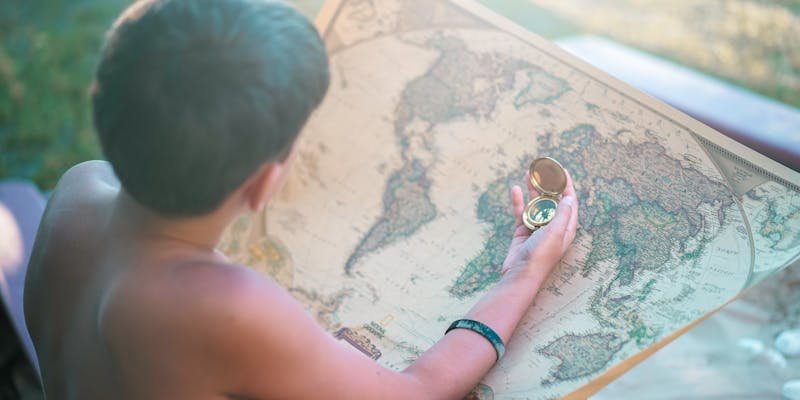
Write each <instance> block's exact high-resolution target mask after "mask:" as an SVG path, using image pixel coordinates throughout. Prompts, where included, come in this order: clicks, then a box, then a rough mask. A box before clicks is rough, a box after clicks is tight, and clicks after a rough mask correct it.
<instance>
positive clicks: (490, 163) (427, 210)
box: [220, 0, 800, 399]
mask: <svg viewBox="0 0 800 400" xmlns="http://www.w3.org/2000/svg"><path fill="white" fill-rule="evenodd" d="M318 28H319V29H320V32H321V34H322V35H323V37H324V40H325V42H326V45H327V48H328V52H329V55H330V67H331V74H332V77H331V79H332V80H331V87H330V90H329V92H328V95H327V97H326V99H325V101H324V102H323V104H322V106H321V107H320V108H319V110H317V111H316V112H315V114H314V115H313V116H312V118H311V120H310V121H309V123H308V124H307V126H306V128H305V130H304V132H303V133H302V135H301V142H300V143H299V148H298V154H297V155H298V157H297V160H296V162H295V164H294V167H293V168H294V169H293V172H292V174H291V176H290V178H289V180H288V182H287V184H286V186H285V187H284V189H283V190H282V191H281V192H280V193H279V195H278V196H277V198H275V199H274V200H272V202H271V203H270V205H269V207H268V209H267V211H266V213H265V214H259V215H254V216H251V217H247V218H242V219H241V220H239V221H237V222H236V223H235V224H234V225H233V226H232V227H231V228H230V229H229V230H228V232H227V233H226V235H225V237H224V239H223V241H222V244H221V246H220V248H221V250H222V251H223V252H225V253H226V254H227V255H228V256H229V257H230V258H231V259H232V260H233V261H235V262H239V263H242V264H244V265H249V266H251V267H253V268H255V269H257V270H259V271H261V272H263V273H264V274H267V275H269V276H271V277H272V278H273V279H275V280H276V281H277V282H278V283H280V284H281V285H283V286H284V287H285V288H287V289H288V290H289V291H290V292H291V293H292V294H293V295H294V296H295V298H297V299H298V300H299V301H300V302H301V303H303V304H304V305H305V306H306V308H307V309H308V311H309V312H310V313H311V314H312V315H313V316H314V317H315V318H316V319H317V321H318V322H319V323H320V325H321V326H322V327H323V328H324V329H326V330H327V331H329V332H330V333H331V335H334V336H335V337H336V338H338V339H340V340H342V341H343V342H346V343H348V344H349V345H352V346H354V347H355V348H356V349H358V350H359V351H361V352H363V353H364V354H365V355H366V356H368V357H371V358H373V359H375V360H377V362H379V363H381V364H383V365H385V366H387V367H389V368H392V369H397V370H400V369H403V368H404V367H406V366H408V365H409V364H410V363H411V362H413V360H415V359H416V358H417V357H418V356H419V355H420V354H421V353H422V352H424V351H425V350H426V349H428V348H429V347H430V346H431V345H432V344H433V343H435V342H436V341H437V340H439V339H440V338H441V337H442V335H443V333H444V331H445V329H446V328H447V326H448V325H449V324H450V323H451V322H452V321H453V320H455V319H458V318H461V317H463V315H464V314H465V313H466V312H467V310H468V309H469V308H470V307H471V306H472V305H473V304H474V303H475V302H476V301H477V300H478V299H479V298H480V296H481V295H482V293H484V292H485V291H486V290H487V289H488V288H489V287H491V285H492V284H494V283H495V282H497V281H498V279H499V271H500V267H501V265H502V262H503V259H504V257H505V255H506V253H507V251H508V245H509V241H510V237H511V232H512V226H513V223H514V221H513V218H512V217H511V214H510V211H509V210H510V200H509V196H508V191H509V188H510V186H511V185H512V184H518V185H523V187H524V184H525V183H524V175H525V171H526V169H527V167H528V164H529V163H530V162H531V161H532V160H533V159H534V158H536V157H539V156H550V157H553V158H555V159H557V160H558V161H559V162H561V163H562V164H563V165H564V167H565V168H566V169H567V170H569V171H570V173H571V175H572V177H573V180H574V182H575V188H576V191H577V193H578V196H579V202H580V207H581V208H580V214H579V231H578V235H577V237H576V240H575V242H574V244H573V246H572V248H571V250H570V251H569V252H568V254H567V255H566V256H565V258H564V259H563V260H562V263H561V264H560V265H559V266H557V267H556V269H554V271H553V273H552V274H551V276H550V279H549V280H548V281H547V282H546V283H545V285H544V286H543V287H542V289H541V290H540V292H539V295H538V297H537V298H536V300H535V303H534V304H533V305H532V306H531V308H530V310H529V312H528V314H527V315H526V317H525V318H524V319H523V321H522V322H521V324H520V326H519V328H518V330H517V331H516V333H515V335H514V337H513V339H512V340H511V342H510V343H508V345H507V348H508V352H507V353H506V356H505V357H504V358H503V359H502V360H501V361H500V362H499V363H498V364H497V365H496V366H495V368H494V369H493V370H492V371H491V372H490V373H489V375H488V376H487V377H486V378H485V379H484V381H483V382H482V383H481V384H480V385H479V386H478V387H477V388H476V389H475V390H474V391H473V393H472V394H471V396H472V397H473V398H478V399H492V398H495V399H548V398H554V397H561V396H565V395H569V394H570V393H574V392H575V391H576V390H578V389H580V388H581V387H583V386H584V385H586V384H588V383H590V382H592V381H593V380H594V379H596V378H597V377H599V376H601V375H603V374H604V373H606V372H608V371H609V370H610V369H611V368H613V367H615V366H618V365H621V364H622V363H624V362H625V361H626V360H629V359H631V358H632V357H635V356H636V355H637V354H640V353H642V352H644V351H646V350H647V349H652V348H655V347H657V346H658V345H660V344H661V345H663V343H664V342H665V339H668V338H669V337H670V336H671V335H674V334H675V333H676V332H678V331H680V330H681V329H683V328H685V327H687V326H689V325H691V324H692V323H694V322H695V321H697V320H698V319H700V318H703V317H704V316H706V315H708V314H709V313H711V312H713V311H715V310H716V309H718V308H719V307H721V306H723V305H724V304H725V303H727V302H728V301H730V300H731V299H733V298H734V297H735V296H736V295H737V294H739V293H740V292H741V291H742V290H743V289H745V288H747V287H748V286H750V285H752V284H754V283H756V282H758V281H759V280H761V279H762V278H763V277H765V276H768V275H770V274H773V273H775V272H777V271H779V270H781V269H782V268H784V267H785V266H787V265H788V264H789V263H790V262H791V261H793V260H795V259H797V258H798V255H800V174H798V173H797V172H794V171H792V170H790V169H788V168H786V167H783V166H781V165H780V164H777V163H775V162H773V161H771V160H769V159H767V158H765V157H763V156H761V155H759V154H757V153H755V152H754V151H752V150H750V149H748V148H746V147H744V146H742V145H739V144H738V143H735V142H733V141H731V140H730V139H728V138H726V137H724V136H723V135H721V134H719V133H717V132H715V131H713V130H711V129H710V128H707V127H705V126H704V125H702V124H700V123H699V122H696V121H694V120H692V119H691V118H689V117H687V116H685V115H683V114H681V113H679V112H678V111H676V110H674V109H672V108H670V107H668V106H666V105H664V104H663V103H660V102H659V101H657V100H655V99H652V98H650V97H648V96H646V95H644V94H642V93H640V92H638V91H636V90H635V89H632V88H630V87H629V86H627V85H625V84H623V83H621V82H619V81H616V80H615V79H613V78H611V77H609V76H607V75H606V74H604V73H602V72H600V71H598V70H596V69H594V68H593V67H591V66H589V65H587V64H585V63H584V62H582V61H579V60H578V59H576V58H574V57H572V56H570V55H568V54H566V53H565V52H564V51H562V50H560V49H558V48H557V47H556V46H554V45H553V44H550V43H549V42H547V41H545V40H544V39H541V38H539V37H537V36H536V35H534V34H532V33H530V32H528V31H526V30H524V29H522V28H520V27H518V26H516V25H514V24H513V23H512V22H510V21H508V20H505V19H503V18H502V17H500V16H497V15H496V14H493V13H492V12H491V11H489V10H487V9H485V8H483V7H481V6H480V5H478V4H477V3H474V2H471V1H466V0H451V1H448V0H407V1H402V0H341V1H330V2H328V3H326V5H325V8H324V9H323V11H322V13H321V16H320V19H319V20H318ZM654 79H661V78H660V77H654Z"/></svg>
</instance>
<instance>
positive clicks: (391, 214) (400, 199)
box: [344, 160, 436, 274]
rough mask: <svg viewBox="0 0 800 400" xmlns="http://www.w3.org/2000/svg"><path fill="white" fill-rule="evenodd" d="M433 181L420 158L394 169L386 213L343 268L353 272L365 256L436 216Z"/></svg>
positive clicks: (406, 235)
mask: <svg viewBox="0 0 800 400" xmlns="http://www.w3.org/2000/svg"><path fill="white" fill-rule="evenodd" d="M430 186H431V182H430V180H428V177H427V171H426V170H425V168H424V167H423V166H422V163H420V162H419V161H416V160H414V161H412V162H411V163H409V164H407V165H406V166H405V167H404V168H402V169H400V170H399V171H397V172H395V173H394V174H393V175H392V176H391V177H390V178H389V181H388V183H387V185H386V192H385V193H384V195H383V214H382V215H381V217H380V219H379V220H378V222H377V223H376V224H375V225H373V226H372V228H371V229H370V230H369V232H367V235H366V236H365V237H364V238H363V239H362V240H361V242H360V243H359V244H358V245H357V246H356V249H355V251H354V252H353V253H352V254H351V255H350V257H349V258H348V259H347V262H346V263H345V266H344V271H345V273H347V274H350V273H351V271H352V269H353V266H354V265H355V264H356V263H357V262H358V261H359V260H360V259H361V257H363V256H364V255H366V254H368V253H371V252H374V251H376V250H378V249H381V248H383V247H386V246H388V245H391V244H393V243H395V242H396V241H397V240H399V239H402V238H406V237H408V236H410V235H412V234H413V233H414V232H416V231H417V229H419V227H421V226H422V225H424V224H426V223H427V222H429V221H432V220H433V219H434V218H436V207H435V206H434V205H433V202H431V199H430V196H429V195H428V189H430Z"/></svg>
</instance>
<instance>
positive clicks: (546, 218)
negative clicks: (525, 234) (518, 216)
mask: <svg viewBox="0 0 800 400" xmlns="http://www.w3.org/2000/svg"><path fill="white" fill-rule="evenodd" d="M557 206H558V203H556V201H555V200H554V199H551V198H547V197H537V198H535V199H533V200H531V202H530V203H528V206H527V207H526V208H525V214H524V215H523V217H524V218H523V222H524V223H525V226H527V227H528V228H530V229H536V228H538V227H540V226H543V225H547V223H548V222H550V221H551V220H552V219H553V217H555V216H556V207H557Z"/></svg>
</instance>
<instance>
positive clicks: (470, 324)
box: [444, 319, 506, 362]
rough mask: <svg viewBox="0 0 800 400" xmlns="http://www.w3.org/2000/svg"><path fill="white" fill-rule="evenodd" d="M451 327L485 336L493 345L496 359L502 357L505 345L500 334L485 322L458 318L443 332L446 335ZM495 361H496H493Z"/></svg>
mask: <svg viewBox="0 0 800 400" xmlns="http://www.w3.org/2000/svg"><path fill="white" fill-rule="evenodd" d="M453 329H469V330H471V331H473V332H476V333H478V334H479V335H481V336H483V337H484V338H486V340H488V341H489V343H491V344H492V346H494V351H495V352H497V361H499V360H500V357H503V354H505V352H506V345H504V344H503V339H500V336H499V335H498V334H497V332H495V331H494V330H493V329H492V328H489V327H488V326H486V324H484V323H482V322H478V321H475V320H472V319H459V320H456V321H453V323H452V324H450V327H449V328H447V330H446V331H445V332H444V334H445V335H447V333H448V332H450V331H452V330H453ZM495 362H496V361H495Z"/></svg>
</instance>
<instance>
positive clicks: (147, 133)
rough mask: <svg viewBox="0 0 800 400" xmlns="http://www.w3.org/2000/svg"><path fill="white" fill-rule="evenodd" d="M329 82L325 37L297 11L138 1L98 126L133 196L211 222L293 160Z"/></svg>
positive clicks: (100, 74) (103, 67)
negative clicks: (269, 168)
mask: <svg viewBox="0 0 800 400" xmlns="http://www.w3.org/2000/svg"><path fill="white" fill-rule="evenodd" d="M329 79H330V78H329V72H328V59H327V56H326V54H325V47H324V45H323V43H322V40H321V39H320V37H319V34H318V33H317V31H316V30H315V29H314V27H313V25H312V24H311V23H310V22H309V21H308V20H307V19H306V18H305V17H303V16H302V15H301V14H300V13H299V12H297V11H296V10H295V9H293V8H291V7H290V6H287V5H284V4H282V3H280V2H277V1H266V0H144V1H139V2H137V3H134V4H133V5H132V6H131V7H130V8H129V9H128V10H127V11H126V12H124V13H123V14H122V15H121V16H120V18H119V19H118V20H117V21H116V22H115V23H114V25H113V26H112V28H111V30H110V32H109V34H108V37H107V39H106V43H105V45H104V47H103V50H102V54H101V59H100V63H99V65H98V67H97V71H96V76H95V82H94V84H93V87H92V105H93V117H94V124H95V129H96V130H97V133H98V135H99V137H100V142H101V145H102V148H103V152H104V154H105V156H106V158H107V159H108V160H109V162H110V163H111V165H112V166H113V168H114V171H115V173H116V174H117V177H118V178H119V180H120V182H121V183H122V186H123V188H125V190H126V191H127V192H128V193H129V194H130V195H131V196H132V197H133V198H134V199H136V200H137V201H138V202H139V203H141V204H142V205H144V206H145V207H147V208H149V209H152V210H154V211H156V212H158V213H160V214H162V215H166V216H193V215H202V214H206V213H208V212H211V211H213V210H215V209H216V208H217V207H219V205H220V204H221V203H222V202H223V201H224V200H225V198H227V197H228V196H229V195H230V194H231V193H232V192H233V191H234V190H236V189H237V188H238V187H239V186H240V185H241V184H242V183H244V181H245V180H246V179H247V178H248V177H249V176H250V175H251V174H252V173H253V172H255V171H256V170H257V169H258V168H259V167H260V166H261V165H262V164H263V163H264V162H266V161H270V160H275V161H278V160H282V159H283V158H284V157H285V155H286V154H287V153H288V151H289V150H290V148H291V146H292V143H293V142H294V140H295V139H296V137H297V134H298V133H299V131H300V130H301V129H302V127H303V125H304V124H305V122H306V120H307V119H308V116H309V115H310V114H311V112H312V111H313V110H314V109H315V108H316V107H317V106H318V105H319V104H320V102H321V101H322V98H323V97H324V96H325V92H326V91H327V89H328V84H329Z"/></svg>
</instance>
